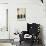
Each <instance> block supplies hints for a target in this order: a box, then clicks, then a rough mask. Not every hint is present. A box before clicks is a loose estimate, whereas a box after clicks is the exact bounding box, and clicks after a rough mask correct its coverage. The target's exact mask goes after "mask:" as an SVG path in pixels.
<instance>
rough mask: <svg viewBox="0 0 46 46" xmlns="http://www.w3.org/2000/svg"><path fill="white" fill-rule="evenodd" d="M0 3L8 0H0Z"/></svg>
mask: <svg viewBox="0 0 46 46" xmlns="http://www.w3.org/2000/svg"><path fill="white" fill-rule="evenodd" d="M0 3H8V0H0Z"/></svg>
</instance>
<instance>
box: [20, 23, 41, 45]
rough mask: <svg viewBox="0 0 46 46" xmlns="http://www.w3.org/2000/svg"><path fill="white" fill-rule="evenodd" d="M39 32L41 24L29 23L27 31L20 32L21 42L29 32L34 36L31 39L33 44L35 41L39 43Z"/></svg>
mask: <svg viewBox="0 0 46 46" xmlns="http://www.w3.org/2000/svg"><path fill="white" fill-rule="evenodd" d="M39 33H40V24H36V23H32V24H29V23H27V31H22V34H20V44H21V42H22V41H24V35H25V34H29V35H32V38H31V39H30V40H29V41H31V44H32V45H33V43H34V42H38V43H39Z"/></svg>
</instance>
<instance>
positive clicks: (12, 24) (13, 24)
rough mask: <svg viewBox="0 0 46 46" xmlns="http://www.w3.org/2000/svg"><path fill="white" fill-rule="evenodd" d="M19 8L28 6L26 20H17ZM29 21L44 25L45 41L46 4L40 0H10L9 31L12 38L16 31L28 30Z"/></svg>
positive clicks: (45, 38)
mask: <svg viewBox="0 0 46 46" xmlns="http://www.w3.org/2000/svg"><path fill="white" fill-rule="evenodd" d="M17 8H26V20H25V21H18V20H17V16H16V15H17ZM27 23H39V24H40V25H42V29H43V35H44V41H45V40H46V37H45V34H46V16H45V5H43V4H42V2H41V1H40V0H9V31H10V36H11V38H14V37H13V35H14V32H16V31H19V32H21V31H25V30H27Z"/></svg>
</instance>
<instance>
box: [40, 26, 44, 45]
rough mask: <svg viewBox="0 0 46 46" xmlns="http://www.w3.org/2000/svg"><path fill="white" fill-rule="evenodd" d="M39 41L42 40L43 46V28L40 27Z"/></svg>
mask: <svg viewBox="0 0 46 46" xmlns="http://www.w3.org/2000/svg"><path fill="white" fill-rule="evenodd" d="M40 39H41V40H42V45H43V46H45V45H44V37H43V26H42V25H40Z"/></svg>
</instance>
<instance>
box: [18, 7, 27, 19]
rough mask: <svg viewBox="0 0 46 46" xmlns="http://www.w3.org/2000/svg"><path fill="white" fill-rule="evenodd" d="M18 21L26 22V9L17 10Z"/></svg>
mask: <svg viewBox="0 0 46 46" xmlns="http://www.w3.org/2000/svg"><path fill="white" fill-rule="evenodd" d="M17 20H26V8H17Z"/></svg>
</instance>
